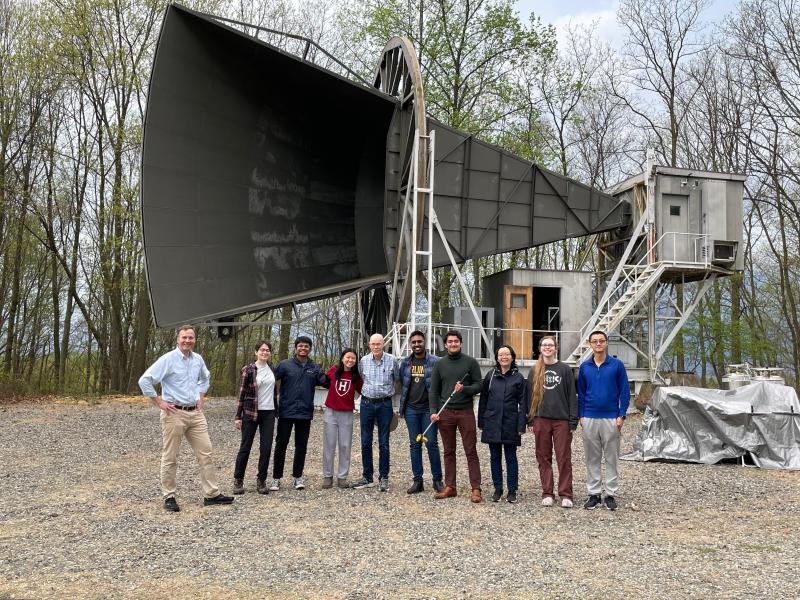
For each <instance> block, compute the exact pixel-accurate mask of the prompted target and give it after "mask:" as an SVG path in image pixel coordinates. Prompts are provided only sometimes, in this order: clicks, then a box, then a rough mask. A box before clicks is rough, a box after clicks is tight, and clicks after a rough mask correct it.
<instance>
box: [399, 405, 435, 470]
mask: <svg viewBox="0 0 800 600" xmlns="http://www.w3.org/2000/svg"><path fill="white" fill-rule="evenodd" d="M430 422H431V413H430V412H429V411H427V410H421V409H418V408H411V407H410V406H407V407H406V425H408V447H409V450H410V451H411V472H412V473H413V474H414V481H422V474H423V472H424V471H423V469H422V442H418V441H417V436H418V435H419V434H420V433H422V432H423V431H425V428H426V427H427V426H428V425H430ZM425 435H426V436H427V438H428V441H427V443H426V444H425V447H426V448H427V449H428V460H430V463H431V477H433V480H434V481H441V480H442V459H441V458H440V457H439V437H438V436H439V428H438V427H437V425H436V424H435V423H434V424H433V425H431V428H430V429H429V430H428V433H426V434H425Z"/></svg>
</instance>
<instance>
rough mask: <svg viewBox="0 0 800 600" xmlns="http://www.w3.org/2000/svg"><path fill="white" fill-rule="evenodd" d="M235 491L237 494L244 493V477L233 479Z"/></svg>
mask: <svg viewBox="0 0 800 600" xmlns="http://www.w3.org/2000/svg"><path fill="white" fill-rule="evenodd" d="M233 493H234V494H235V495H237V496H238V495H239V494H244V479H235V478H234V480H233Z"/></svg>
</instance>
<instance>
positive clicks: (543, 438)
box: [533, 417, 572, 500]
mask: <svg viewBox="0 0 800 600" xmlns="http://www.w3.org/2000/svg"><path fill="white" fill-rule="evenodd" d="M533 435H534V436H535V437H536V461H537V462H538V463H539V479H541V481H542V498H545V497H547V496H550V497H552V496H553V447H555V449H556V463H557V464H558V497H559V498H569V499H570V500H572V432H571V431H570V430H569V421H566V420H562V419H545V418H543V417H536V418H535V419H534V420H533Z"/></svg>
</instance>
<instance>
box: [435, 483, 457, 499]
mask: <svg viewBox="0 0 800 600" xmlns="http://www.w3.org/2000/svg"><path fill="white" fill-rule="evenodd" d="M457 495H458V492H456V488H454V487H450V486H449V485H448V486H447V487H445V488H444V489H443V490H442V491H441V492H436V493H435V494H434V495H433V499H434V500H442V499H444V498H455V497H456V496H457Z"/></svg>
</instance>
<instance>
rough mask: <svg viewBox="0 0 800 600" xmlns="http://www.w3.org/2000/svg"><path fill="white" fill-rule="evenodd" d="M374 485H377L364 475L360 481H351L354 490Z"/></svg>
mask: <svg viewBox="0 0 800 600" xmlns="http://www.w3.org/2000/svg"><path fill="white" fill-rule="evenodd" d="M374 485H375V482H374V481H370V480H369V479H367V478H366V477H362V478H361V479H359V480H358V481H355V482H353V483H351V484H350V487H351V488H353V489H354V490H361V489H364V488H368V487H373V486H374Z"/></svg>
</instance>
